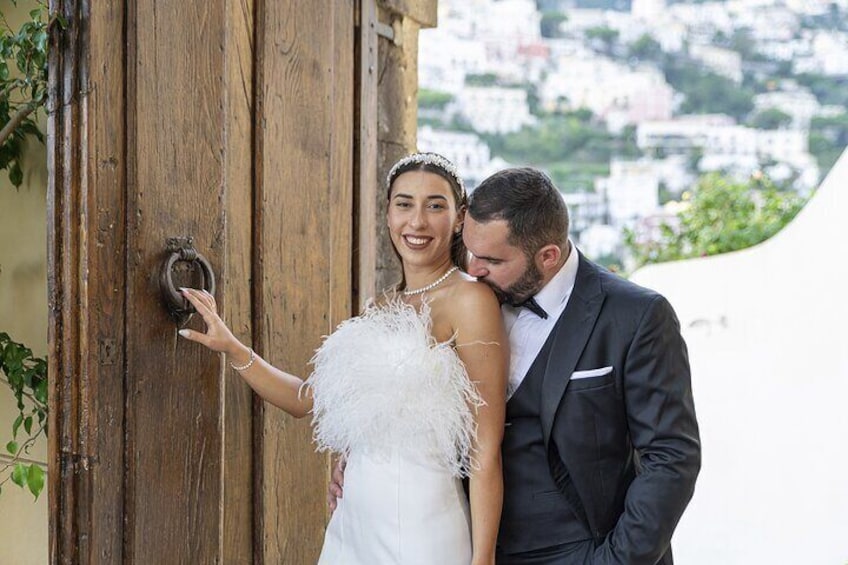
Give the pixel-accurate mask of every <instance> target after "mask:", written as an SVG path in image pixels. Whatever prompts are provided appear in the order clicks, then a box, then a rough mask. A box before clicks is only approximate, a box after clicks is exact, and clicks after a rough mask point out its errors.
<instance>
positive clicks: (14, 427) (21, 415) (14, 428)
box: [12, 414, 24, 438]
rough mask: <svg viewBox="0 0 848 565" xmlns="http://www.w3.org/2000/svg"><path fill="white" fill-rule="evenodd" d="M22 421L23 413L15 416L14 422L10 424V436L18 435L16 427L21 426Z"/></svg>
mask: <svg viewBox="0 0 848 565" xmlns="http://www.w3.org/2000/svg"><path fill="white" fill-rule="evenodd" d="M23 422H24V416H23V414H20V415H18V417H17V418H15V423H14V424H12V437H15V438H16V437H18V428H20V427H21V424H23Z"/></svg>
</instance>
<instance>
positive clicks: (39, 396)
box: [0, 0, 67, 498]
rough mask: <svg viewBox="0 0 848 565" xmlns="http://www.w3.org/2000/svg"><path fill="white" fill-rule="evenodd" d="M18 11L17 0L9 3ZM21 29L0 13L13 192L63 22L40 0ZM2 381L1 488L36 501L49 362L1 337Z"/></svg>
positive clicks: (3, 108) (1, 148)
mask: <svg viewBox="0 0 848 565" xmlns="http://www.w3.org/2000/svg"><path fill="white" fill-rule="evenodd" d="M11 3H12V4H13V5H14V6H16V7H17V5H18V2H17V0H11ZM35 6H36V7H35V9H33V10H31V11H30V12H29V19H27V20H26V21H24V23H23V24H22V25H21V26H20V28H19V29H17V30H15V29H12V27H11V25H10V24H9V21H8V20H7V19H6V16H5V15H4V14H3V13H2V12H0V170H5V171H8V175H9V181H10V182H11V183H12V185H14V186H15V187H16V188H19V187H20V186H21V184H22V183H23V179H24V175H23V168H22V165H21V163H22V157H23V151H24V140H25V139H26V136H27V135H33V136H35V137H36V138H37V139H38V140H39V141H40V142H42V143H44V134H43V133H42V132H41V131H40V130H39V129H38V125H37V122H36V119H37V117H38V111H39V110H40V109H42V108H44V105H45V103H46V101H47V47H48V36H49V33H50V29H51V26H53V25H54V23H57V22H58V25H60V26H61V28H62V29H65V28H66V27H67V23H66V22H65V20H64V19H63V18H62V17H61V16H60V15H58V14H57V15H54V16H50V17H48V13H49V10H48V7H47V4H46V2H45V1H44V0H35ZM0 380H2V381H4V382H5V383H6V384H8V385H9V387H10V388H11V390H12V393H13V394H14V396H15V399H16V400H17V409H18V414H17V417H16V418H15V421H14V422H13V423H12V440H11V441H10V442H9V443H7V444H6V446H5V450H6V452H8V455H6V454H4V453H0V489H2V487H3V486H4V485H5V484H6V483H7V482H8V481H10V480H11V481H12V482H13V483H14V484H16V485H18V486H19V487H21V488H28V489H29V490H30V492H32V494H33V495H34V496H35V497H36V498H38V496H39V494H41V492H42V490H43V489H44V478H45V469H44V466H43V465H42V464H40V463H38V462H35V461H32V460H31V459H30V458H29V457H27V455H28V454H29V452H30V449H31V448H32V446H33V445H34V444H35V442H36V440H38V438H39V437H40V436H42V435H44V436H46V435H47V361H46V360H45V359H43V358H39V357H34V356H33V354H32V350H30V349H29V348H28V347H26V346H24V345H22V344H20V343H17V342H15V341H13V340H12V339H11V338H10V337H9V335H8V334H7V333H4V332H0Z"/></svg>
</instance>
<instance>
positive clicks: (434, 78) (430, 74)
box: [418, 28, 488, 94]
mask: <svg viewBox="0 0 848 565" xmlns="http://www.w3.org/2000/svg"><path fill="white" fill-rule="evenodd" d="M418 45H419V53H420V55H419V58H418V84H419V86H420V87H421V88H429V89H431V90H439V91H441V92H449V93H451V94H457V93H458V92H460V91H461V90H462V89H463V87H464V86H465V77H466V75H469V74H482V73H484V72H486V71H487V70H488V60H487V58H486V47H485V45H483V43H482V42H481V41H477V40H475V39H463V38H460V37H456V36H454V35H451V34H450V33H447V32H446V31H444V30H442V29H441V28H436V29H432V30H425V31H424V32H422V33H421V35H420V37H419V40H418Z"/></svg>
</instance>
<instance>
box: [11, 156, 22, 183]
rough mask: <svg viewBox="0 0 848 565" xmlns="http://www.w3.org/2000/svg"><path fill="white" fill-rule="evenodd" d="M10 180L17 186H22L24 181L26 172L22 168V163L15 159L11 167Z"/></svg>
mask: <svg viewBox="0 0 848 565" xmlns="http://www.w3.org/2000/svg"><path fill="white" fill-rule="evenodd" d="M9 182H11V183H12V184H13V185H14V186H15V188H18V187H20V186H21V184H23V182H24V172H23V171H22V170H21V164H20V163H18V162H17V161H15V162H14V163H13V164H12V166H11V167H10V168H9Z"/></svg>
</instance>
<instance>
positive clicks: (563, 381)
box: [540, 249, 604, 445]
mask: <svg viewBox="0 0 848 565" xmlns="http://www.w3.org/2000/svg"><path fill="white" fill-rule="evenodd" d="M575 251H576V249H575ZM578 257H579V260H580V264H579V266H578V268H577V279H576V280H575V282H574V290H573V291H572V292H571V297H570V298H569V299H568V305H567V306H566V307H565V311H564V312H563V313H562V316H561V317H560V319H559V320H558V322H557V325H556V327H555V328H554V332H555V334H554V342H553V349H552V350H551V354H550V357H549V358H548V364H547V367H546V369H545V376H544V379H543V382H542V406H541V413H540V414H541V415H540V418H541V421H542V433H543V434H544V437H545V445H547V444H548V441H549V439H550V437H551V429H552V428H553V424H554V417H555V416H556V411H557V408H558V407H559V404H560V401H561V400H562V395H563V394H565V389H566V387H567V386H568V381H569V378H570V376H571V373H573V372H574V369H575V367H576V366H577V361H578V360H579V359H580V354H581V353H582V352H583V349H584V348H585V347H586V343H587V342H588V340H589V336H590V335H591V333H592V328H593V327H594V325H595V321H596V320H597V319H598V314H599V313H600V311H601V305H602V304H603V301H604V294H603V291H602V290H601V281H600V277H599V276H598V270H597V268H596V267H595V266H594V265H593V264H592V263H591V262H589V261H588V260H587V259H586V258H585V257H583V254H581V253H579V252H578Z"/></svg>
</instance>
